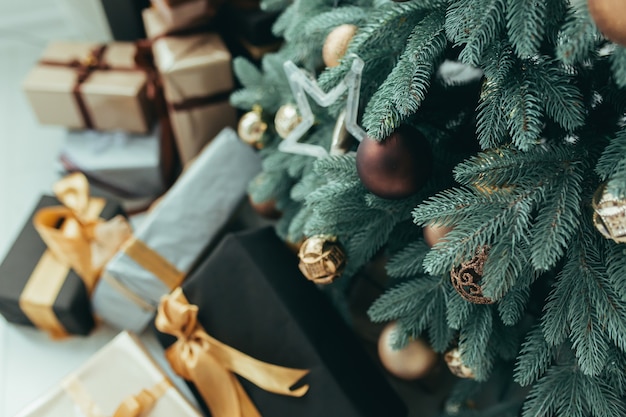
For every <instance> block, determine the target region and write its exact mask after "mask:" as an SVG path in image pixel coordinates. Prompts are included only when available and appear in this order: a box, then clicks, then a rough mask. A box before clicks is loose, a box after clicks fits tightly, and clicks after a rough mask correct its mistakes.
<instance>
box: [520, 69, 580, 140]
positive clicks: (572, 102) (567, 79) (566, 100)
mask: <svg viewBox="0 0 626 417" xmlns="http://www.w3.org/2000/svg"><path fill="white" fill-rule="evenodd" d="M527 68H528V75H529V76H528V80H529V83H530V86H531V88H532V89H533V90H534V91H538V92H540V95H541V98H542V102H543V104H544V106H543V107H544V109H545V110H546V113H547V114H548V116H550V117H551V118H552V119H553V120H554V121H555V122H557V123H558V124H559V125H561V126H562V127H563V128H564V129H566V130H568V131H573V130H575V129H577V128H580V127H582V126H583V125H584V124H585V114H586V110H585V106H584V104H583V97H582V94H581V92H580V90H579V89H578V88H577V87H576V86H575V85H574V84H573V83H572V77H571V76H569V75H568V74H566V73H565V72H564V71H562V70H561V69H560V68H557V67H556V66H554V64H553V63H549V62H539V63H536V64H533V63H529V64H528V66H527Z"/></svg>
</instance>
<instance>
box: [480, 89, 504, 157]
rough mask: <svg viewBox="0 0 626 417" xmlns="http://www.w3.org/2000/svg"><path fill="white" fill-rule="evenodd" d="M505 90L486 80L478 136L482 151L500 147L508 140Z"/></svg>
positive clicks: (481, 102) (481, 97)
mask: <svg viewBox="0 0 626 417" xmlns="http://www.w3.org/2000/svg"><path fill="white" fill-rule="evenodd" d="M505 101H506V100H505V97H504V90H503V89H502V88H501V86H499V85H498V84H496V83H495V82H494V81H493V80H490V79H486V80H485V82H484V84H483V90H482V93H481V95H480V103H479V104H478V109H477V111H478V117H477V121H476V134H477V137H478V143H479V144H480V147H481V148H482V149H488V148H493V147H496V146H498V145H499V144H501V143H503V142H504V141H505V140H506V139H507V134H508V132H507V121H506V119H507V117H506V114H505V112H504V104H505Z"/></svg>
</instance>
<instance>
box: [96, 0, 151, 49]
mask: <svg viewBox="0 0 626 417" xmlns="http://www.w3.org/2000/svg"><path fill="white" fill-rule="evenodd" d="M99 1H100V2H101V3H102V8H103V9H104V12H105V14H106V18H107V21H108V24H109V28H111V33H113V38H114V39H116V40H118V41H131V42H133V41H136V40H138V39H143V38H145V37H146V32H145V30H144V27H143V21H142V20H141V11H142V10H143V9H145V8H146V7H148V6H149V5H150V0H99Z"/></svg>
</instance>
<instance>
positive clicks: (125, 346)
mask: <svg viewBox="0 0 626 417" xmlns="http://www.w3.org/2000/svg"><path fill="white" fill-rule="evenodd" d="M168 383H169V387H167V386H168ZM72 384H74V386H78V389H79V390H81V391H84V393H85V396H87V397H89V400H90V401H92V402H93V404H95V407H97V409H98V411H99V412H101V413H102V415H104V416H112V415H113V414H114V412H115V411H116V409H117V407H118V406H119V405H120V404H121V403H122V402H123V401H124V400H125V399H126V398H128V397H129V396H133V395H137V394H138V393H139V392H140V391H141V390H144V389H150V388H151V387H154V386H155V385H157V384H162V385H164V386H165V388H164V392H162V395H161V396H160V398H158V399H157V400H156V402H155V404H154V406H153V407H152V409H151V411H150V412H148V413H145V414H142V415H143V416H145V417H174V416H176V417H200V416H201V414H200V413H199V412H198V411H197V410H196V409H195V408H194V407H193V406H192V405H191V404H190V403H189V402H188V401H187V400H186V399H185V398H184V397H183V396H182V394H181V393H180V392H179V391H178V390H177V389H176V388H174V387H173V386H172V384H171V382H170V381H169V380H168V378H167V376H166V375H165V374H164V372H163V371H162V370H161V369H160V368H159V367H158V365H157V364H156V363H155V362H154V360H153V359H152V358H151V357H150V354H149V353H148V352H147V351H146V350H145V348H144V347H143V346H142V345H141V342H140V341H139V340H138V339H137V338H136V337H135V336H133V335H132V334H130V333H127V332H123V333H120V334H119V335H118V336H116V337H115V338H114V339H113V340H112V341H111V342H109V343H108V344H107V345H106V346H104V347H103V348H102V349H101V350H100V351H98V352H97V353H96V354H95V355H94V356H92V357H91V359H89V360H88V361H87V362H86V363H85V364H84V365H83V366H82V367H81V368H80V369H78V370H77V371H76V372H75V373H73V374H72V375H69V376H68V377H67V378H65V379H64V380H63V381H61V382H60V383H59V385H58V386H56V387H55V388H53V389H52V390H51V391H50V392H48V393H47V394H45V395H43V396H42V397H40V399H39V400H37V401H36V402H34V403H33V404H31V405H30V406H28V407H27V408H26V409H25V410H23V411H22V412H20V413H19V414H18V415H17V416H16V417H90V416H86V415H85V414H84V413H83V412H82V411H81V410H80V407H79V406H78V405H77V404H76V401H75V400H74V399H73V398H72V396H71V395H70V394H69V393H68V389H66V388H65V387H68V386H70V387H71V386H72ZM96 415H97V414H96Z"/></svg>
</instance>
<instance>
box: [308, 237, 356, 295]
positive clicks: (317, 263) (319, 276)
mask: <svg viewBox="0 0 626 417" xmlns="http://www.w3.org/2000/svg"><path fill="white" fill-rule="evenodd" d="M298 257H299V258H300V263H299V265H298V266H299V268H300V271H302V274H304V276H305V277H306V278H307V279H308V280H311V281H313V282H314V283H316V284H330V283H331V282H333V281H334V280H335V279H337V278H338V277H339V276H340V275H341V273H342V272H343V269H344V267H345V265H346V254H345V252H344V251H343V248H342V247H341V245H340V244H339V242H337V238H335V237H332V236H323V235H318V236H312V237H310V238H308V239H307V240H305V241H304V243H303V244H302V246H300V251H299V252H298Z"/></svg>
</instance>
